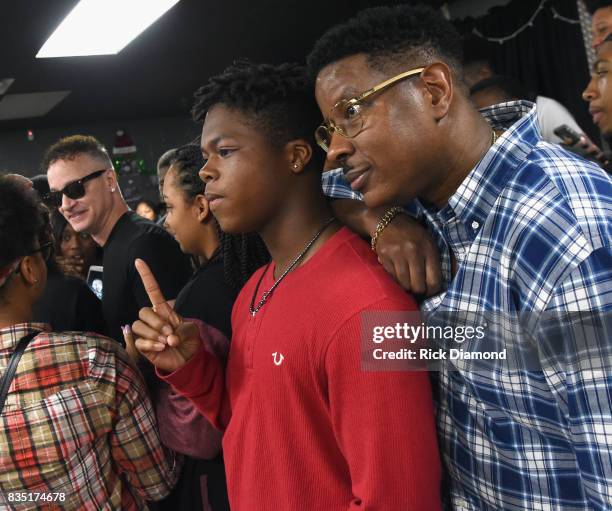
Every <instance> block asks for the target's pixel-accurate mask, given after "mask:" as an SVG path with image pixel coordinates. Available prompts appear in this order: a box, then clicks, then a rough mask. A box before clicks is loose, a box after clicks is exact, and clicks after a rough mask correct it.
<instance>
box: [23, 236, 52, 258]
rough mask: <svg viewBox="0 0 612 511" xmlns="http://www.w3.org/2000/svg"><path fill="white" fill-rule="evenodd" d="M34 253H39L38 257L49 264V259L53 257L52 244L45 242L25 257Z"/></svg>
mask: <svg viewBox="0 0 612 511" xmlns="http://www.w3.org/2000/svg"><path fill="white" fill-rule="evenodd" d="M36 252H40V255H41V256H42V258H43V259H44V260H45V262H49V260H50V259H51V256H52V255H53V242H52V241H47V242H46V243H43V244H42V245H41V246H40V247H38V248H37V249H35V250H32V252H28V253H27V254H26V255H27V256H29V255H34V254H35V253H36Z"/></svg>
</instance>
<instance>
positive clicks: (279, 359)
mask: <svg viewBox="0 0 612 511" xmlns="http://www.w3.org/2000/svg"><path fill="white" fill-rule="evenodd" d="M277 355H280V357H278V356H277ZM272 356H273V357H274V365H277V366H279V365H281V364H282V363H283V360H284V359H285V357H284V356H283V354H282V353H277V352H276V351H275V352H274V353H272Z"/></svg>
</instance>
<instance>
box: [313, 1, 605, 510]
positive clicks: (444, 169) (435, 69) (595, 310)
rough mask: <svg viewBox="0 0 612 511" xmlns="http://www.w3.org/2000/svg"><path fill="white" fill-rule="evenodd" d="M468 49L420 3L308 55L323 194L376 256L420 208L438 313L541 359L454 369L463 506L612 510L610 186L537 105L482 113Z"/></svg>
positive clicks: (446, 445)
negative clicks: (554, 139) (487, 324)
mask: <svg viewBox="0 0 612 511" xmlns="http://www.w3.org/2000/svg"><path fill="white" fill-rule="evenodd" d="M460 48H461V42H460V39H459V36H458V34H457V33H456V32H455V30H454V29H453V27H452V26H451V25H450V23H448V22H446V21H445V20H444V19H443V18H442V17H441V16H440V15H439V14H438V13H436V12H434V11H432V10H430V9H428V8H424V7H410V6H398V7H391V8H389V7H380V8H374V9H368V10H366V11H363V12H361V13H360V14H358V15H357V16H356V17H355V18H353V19H351V20H349V21H347V22H346V23H345V24H343V25H339V26H337V27H334V28H332V29H331V30H330V31H328V33H326V34H325V35H324V36H323V37H322V38H321V39H320V40H319V41H318V43H317V44H316V46H315V48H314V49H313V51H312V52H311V54H310V56H309V59H308V64H309V69H310V71H311V73H312V76H313V78H316V97H317V101H318V103H319V106H320V108H321V111H322V113H323V115H324V122H323V124H322V125H321V126H320V127H319V128H318V129H317V133H316V134H317V140H318V142H319V144H320V145H321V146H322V147H323V148H324V149H325V150H326V151H327V156H328V158H327V165H328V167H330V166H336V167H340V169H338V170H336V171H330V172H328V173H326V174H325V176H324V179H323V186H324V189H325V191H326V193H327V195H329V196H331V197H333V198H336V199H344V200H336V201H334V204H335V206H336V211H337V213H338V215H339V216H340V217H341V218H342V219H343V220H344V221H345V222H346V223H348V224H349V225H350V226H351V227H352V228H353V229H355V230H356V231H358V232H360V233H362V234H363V235H369V236H372V237H373V248H374V249H377V248H379V247H380V245H377V243H380V244H382V243H388V242H389V240H386V241H385V236H384V231H385V230H386V226H387V225H393V223H395V222H396V219H398V218H401V219H402V220H404V221H406V220H405V219H406V216H405V215H403V213H404V212H403V211H401V210H400V209H399V208H391V209H386V208H388V207H389V206H396V205H399V204H411V205H412V206H411V207H412V208H413V209H412V210H411V212H410V213H411V214H412V215H414V216H416V217H417V218H420V219H421V220H422V221H423V222H424V223H425V224H426V226H427V228H428V229H429V231H430V233H431V234H432V235H433V237H434V239H435V240H436V243H437V245H438V249H439V252H440V257H441V264H442V288H443V290H442V292H441V293H439V294H436V295H434V296H431V297H429V298H428V299H426V300H424V301H423V302H422V307H421V308H422V311H423V312H424V313H425V315H426V316H427V318H428V320H432V319H433V320H435V319H436V318H438V319H440V318H447V319H448V318H449V317H451V318H452V317H457V316H458V315H460V314H465V313H469V314H482V313H485V314H486V313H491V314H490V315H489V318H488V319H489V320H490V321H491V325H492V328H493V330H494V331H496V332H497V333H499V332H500V331H501V329H502V328H505V329H506V331H509V332H510V333H511V335H510V336H506V339H505V340H506V342H510V343H512V344H513V346H511V348H513V349H514V352H515V355H516V354H517V353H518V355H517V356H519V357H522V356H523V355H524V354H525V353H527V354H528V356H527V357H525V358H517V359H515V365H512V362H511V361H507V364H508V365H507V366H504V367H502V366H501V365H499V364H488V365H481V366H478V370H474V368H475V366H471V365H470V364H468V363H466V362H465V361H461V360H445V361H443V362H442V363H441V365H440V367H439V373H437V377H438V380H439V390H438V392H439V395H438V427H439V434H440V445H441V451H442V457H443V460H444V462H445V465H446V469H447V473H448V479H449V488H448V490H449V494H450V495H449V503H450V505H451V506H452V507H453V508H455V509H469V510H532V509H539V510H544V509H551V510H553V509H559V510H561V509H562V510H584V509H597V510H604V509H610V508H612V357H611V354H610V351H611V349H612V348H611V346H610V344H612V332H611V331H610V319H609V318H610V316H611V315H612V249H611V244H610V240H611V221H610V219H611V218H612V182H611V181H610V178H609V177H608V176H607V175H606V174H605V173H604V172H603V171H602V170H601V169H600V168H599V167H597V166H596V165H595V164H592V163H589V162H587V161H585V160H582V159H580V158H578V157H576V156H573V155H571V154H569V153H567V152H565V151H564V150H563V149H561V148H560V147H559V146H555V145H551V144H548V143H546V142H543V141H542V140H541V137H540V133H539V131H538V127H537V118H536V112H535V105H532V104H531V103H528V102H524V101H517V102H511V103H503V104H501V105H496V106H493V107H490V108H488V109H486V110H484V111H481V112H480V113H479V112H478V111H477V110H476V109H475V108H474V107H473V106H472V105H471V104H470V102H469V99H468V92H467V90H466V87H465V85H464V84H463V83H462V80H461V65H460V62H461V55H460ZM481 114H482V115H481ZM356 200H362V201H363V202H361V203H360V202H357V201H356ZM381 208H382V209H381ZM385 212H386V213H385ZM383 213H385V214H384V216H383V218H382V220H381V216H382V214H383ZM398 213H401V214H400V215H398ZM449 315H450V316H449ZM453 315H455V316H453ZM495 317H496V318H497V322H496V320H495ZM496 329H497V330H496ZM516 360H521V361H523V362H524V363H525V364H524V365H520V364H517V363H516ZM525 361H528V362H525Z"/></svg>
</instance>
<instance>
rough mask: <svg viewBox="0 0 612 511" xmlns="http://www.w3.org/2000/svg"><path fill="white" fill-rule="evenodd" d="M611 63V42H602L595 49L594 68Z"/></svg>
mask: <svg viewBox="0 0 612 511" xmlns="http://www.w3.org/2000/svg"><path fill="white" fill-rule="evenodd" d="M609 62H612V41H604V42H603V43H602V44H601V45H600V46H599V48H597V53H596V60H595V67H597V65H598V64H601V63H609Z"/></svg>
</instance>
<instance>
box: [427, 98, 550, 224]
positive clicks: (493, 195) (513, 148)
mask: <svg viewBox="0 0 612 511" xmlns="http://www.w3.org/2000/svg"><path fill="white" fill-rule="evenodd" d="M480 113H481V114H482V116H483V117H484V118H485V120H486V121H487V122H488V123H489V124H490V125H491V127H492V128H493V129H495V130H504V133H503V134H502V135H501V136H500V137H499V138H498V139H497V141H496V142H495V144H493V145H492V146H491V148H490V149H489V150H488V151H487V153H486V154H485V155H484V157H483V158H482V159H481V160H480V162H478V164H477V165H476V167H474V169H472V171H471V172H470V173H469V174H468V176H467V177H466V178H465V179H464V180H463V182H462V183H461V185H460V186H459V188H458V189H457V191H456V192H455V193H454V194H453V195H452V196H451V198H450V199H449V200H448V206H446V207H445V208H443V209H442V210H441V211H439V212H436V213H435V215H436V216H437V217H438V218H439V219H440V220H441V221H445V220H448V218H449V217H451V216H456V217H457V219H458V220H459V221H461V222H463V223H464V224H465V225H466V226H467V227H468V231H470V232H473V233H474V235H476V233H477V232H478V230H479V229H480V226H482V225H483V223H484V221H485V219H486V218H487V216H488V215H489V213H490V212H491V209H492V208H493V205H494V204H495V201H496V200H497V198H498V197H499V194H500V193H501V191H502V190H503V189H504V187H505V185H506V184H507V182H508V180H509V179H510V177H511V176H512V175H514V171H515V170H516V168H517V167H518V166H519V165H520V164H521V163H522V162H523V161H524V160H525V158H526V156H527V155H528V154H529V153H530V152H531V151H532V149H533V147H534V146H535V145H536V144H537V143H538V141H539V140H540V139H541V135H540V131H539V127H538V120H537V116H536V107H535V104H534V103H531V102H529V101H523V100H522V101H509V102H507V103H500V104H498V105H493V106H490V107H488V108H484V109H482V110H480ZM428 213H430V214H432V213H433V212H432V211H431V208H429V209H428Z"/></svg>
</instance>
